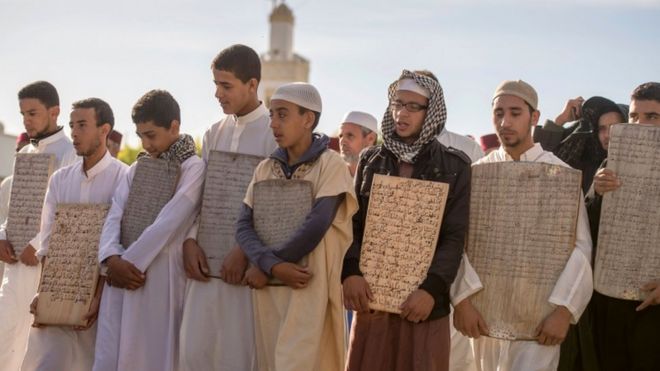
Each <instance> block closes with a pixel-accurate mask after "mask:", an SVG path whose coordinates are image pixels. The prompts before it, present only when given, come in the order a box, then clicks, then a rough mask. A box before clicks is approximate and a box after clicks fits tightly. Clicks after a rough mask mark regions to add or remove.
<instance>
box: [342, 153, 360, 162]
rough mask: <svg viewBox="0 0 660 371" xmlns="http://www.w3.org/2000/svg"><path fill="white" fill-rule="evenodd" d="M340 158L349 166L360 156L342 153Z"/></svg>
mask: <svg viewBox="0 0 660 371" xmlns="http://www.w3.org/2000/svg"><path fill="white" fill-rule="evenodd" d="M341 158H342V159H343V160H344V162H347V163H349V164H355V163H357V162H358V160H359V159H360V156H358V155H354V154H352V153H346V152H342V153H341Z"/></svg>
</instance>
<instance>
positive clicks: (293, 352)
mask: <svg viewBox="0 0 660 371" xmlns="http://www.w3.org/2000/svg"><path fill="white" fill-rule="evenodd" d="M279 166H280V165H279V164H278V163H276V161H275V160H273V159H267V160H264V161H263V162H262V163H261V164H259V166H258V167H257V169H256V170H255V173H254V177H253V179H252V182H251V183H250V185H249V187H248V190H247V194H246V197H245V200H244V202H245V203H246V204H247V205H248V206H250V207H253V204H252V189H253V185H254V183H255V182H258V181H261V180H266V179H277V178H278V176H277V173H276V172H275V171H274V169H275V168H276V167H279ZM299 175H300V176H299ZM294 177H295V178H297V179H303V180H309V181H311V182H312V184H313V196H314V198H315V199H317V198H320V197H328V196H337V195H341V194H344V195H345V197H344V201H343V202H342V204H341V205H340V207H339V209H338V210H337V214H336V216H335V219H334V220H333V222H332V225H331V226H330V227H329V228H328V230H327V232H326V233H325V235H324V236H323V239H322V240H321V242H320V243H319V244H318V245H317V246H316V248H315V249H314V250H313V251H312V252H311V253H310V254H309V255H307V259H308V260H307V262H308V267H309V268H310V270H311V272H312V274H313V276H312V278H311V280H310V281H309V284H308V286H307V287H306V288H304V289H299V290H293V289H291V288H289V287H288V286H284V287H279V286H269V287H266V288H264V289H261V290H254V294H253V295H254V296H253V300H254V316H255V330H256V346H257V362H258V364H259V369H260V370H264V371H265V370H268V371H288V370H290V371H294V370H295V371H309V370H315V371H323V370H328V371H336V370H341V369H342V368H343V367H344V364H345V362H346V322H345V320H344V310H343V303H342V291H341V268H342V261H343V258H344V254H345V253H346V250H347V249H348V247H349V245H350V244H351V241H352V240H353V228H352V217H353V214H355V212H356V211H357V201H356V198H355V192H354V190H353V181H352V178H351V176H350V174H349V172H348V169H347V168H346V164H345V163H344V162H343V161H342V159H341V157H340V156H339V154H337V153H336V152H333V151H330V150H327V151H325V152H324V153H323V154H322V155H321V156H320V157H319V159H318V160H317V161H316V162H315V163H314V164H313V165H312V166H311V167H306V166H304V165H303V166H301V168H299V169H298V170H297V172H296V173H294Z"/></svg>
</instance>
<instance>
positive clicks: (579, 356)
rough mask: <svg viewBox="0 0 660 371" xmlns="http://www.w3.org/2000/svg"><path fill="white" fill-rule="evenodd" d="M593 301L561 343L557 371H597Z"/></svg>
mask: <svg viewBox="0 0 660 371" xmlns="http://www.w3.org/2000/svg"><path fill="white" fill-rule="evenodd" d="M592 307H593V300H592V301H591V302H590V303H589V305H588V306H587V309H585V310H584V313H582V316H581V317H580V321H578V323H577V325H571V327H570V328H569V329H568V334H566V339H565V340H564V342H563V343H561V351H560V353H559V367H558V368H557V370H558V371H599V370H600V368H599V367H598V357H597V356H596V344H595V342H594V317H593V309H592Z"/></svg>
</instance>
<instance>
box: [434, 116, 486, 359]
mask: <svg viewBox="0 0 660 371" xmlns="http://www.w3.org/2000/svg"><path fill="white" fill-rule="evenodd" d="M438 141H439V142H440V143H442V144H443V145H444V146H446V147H451V148H455V149H457V150H459V151H462V152H463V153H465V154H466V155H467V156H468V157H469V158H470V161H472V162H475V161H477V160H479V159H481V158H482V157H484V151H483V150H482V149H481V146H479V144H477V142H475V141H474V140H472V139H470V138H468V137H466V136H465V135H460V134H456V133H454V132H451V131H449V130H447V128H446V127H445V128H444V129H442V132H441V133H440V135H438ZM463 255H464V256H465V254H463ZM451 309H452V313H451V316H452V319H453V317H454V310H453V307H451ZM449 335H450V336H451V351H450V352H449V370H450V371H473V370H476V366H475V364H474V356H473V354H472V341H471V340H470V338H468V337H467V336H465V335H463V334H461V333H460V332H459V331H456V328H455V327H454V324H453V320H452V321H451V324H450V326H449Z"/></svg>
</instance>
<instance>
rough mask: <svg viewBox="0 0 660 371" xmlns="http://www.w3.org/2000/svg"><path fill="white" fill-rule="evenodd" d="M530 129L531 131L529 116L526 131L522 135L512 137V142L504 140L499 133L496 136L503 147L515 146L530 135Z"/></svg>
mask: <svg viewBox="0 0 660 371" xmlns="http://www.w3.org/2000/svg"><path fill="white" fill-rule="evenodd" d="M531 131H532V119H531V118H530V119H529V124H528V125H527V131H526V132H525V134H523V135H522V136H517V137H516V138H514V139H513V141H512V142H507V141H505V140H504V138H502V137H500V136H499V135H498V138H499V140H500V143H502V145H503V146H504V147H509V148H515V147H517V146H519V145H520V144H521V143H522V142H524V141H525V138H527V137H528V136H529V135H530V133H531Z"/></svg>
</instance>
